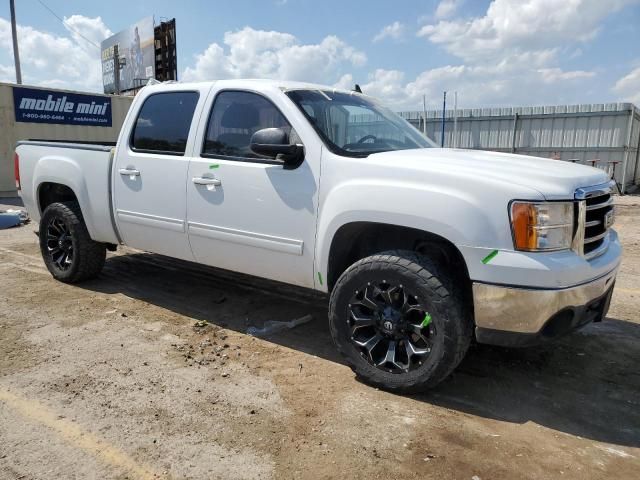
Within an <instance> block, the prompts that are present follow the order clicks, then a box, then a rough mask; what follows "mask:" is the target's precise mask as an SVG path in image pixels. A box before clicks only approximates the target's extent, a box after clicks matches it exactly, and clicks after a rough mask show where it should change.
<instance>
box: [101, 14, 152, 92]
mask: <svg viewBox="0 0 640 480" xmlns="http://www.w3.org/2000/svg"><path fill="white" fill-rule="evenodd" d="M116 45H117V46H118V55H119V56H120V58H121V59H124V65H123V66H122V68H121V69H120V85H119V88H118V90H119V91H120V92H124V91H127V90H133V89H134V88H139V87H140V86H142V85H144V84H145V83H146V81H147V80H148V79H149V78H153V77H154V76H155V40H154V28H153V17H147V18H143V19H142V20H140V21H139V22H137V23H135V24H133V25H131V26H130V27H129V28H127V29H126V30H123V31H121V32H119V33H116V34H115V35H113V36H111V37H109V38H107V39H106V40H103V41H102V43H101V44H100V50H101V51H102V85H103V87H104V93H116V89H117V85H116V71H117V68H116V65H115V59H114V47H115V46H116Z"/></svg>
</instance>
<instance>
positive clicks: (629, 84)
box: [613, 67, 640, 105]
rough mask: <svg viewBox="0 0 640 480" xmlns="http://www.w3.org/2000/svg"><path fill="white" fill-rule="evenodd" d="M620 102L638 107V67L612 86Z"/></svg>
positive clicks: (639, 78)
mask: <svg viewBox="0 0 640 480" xmlns="http://www.w3.org/2000/svg"><path fill="white" fill-rule="evenodd" d="M613 91H614V92H615V93H616V94H618V95H620V98H621V99H622V100H625V101H628V102H633V103H635V104H636V105H640V67H638V68H635V69H634V70H631V71H630V72H629V73H628V74H627V75H625V76H624V77H622V78H621V79H619V80H618V81H617V82H616V84H615V85H614V86H613Z"/></svg>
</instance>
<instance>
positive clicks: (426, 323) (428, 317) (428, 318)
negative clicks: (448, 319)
mask: <svg viewBox="0 0 640 480" xmlns="http://www.w3.org/2000/svg"><path fill="white" fill-rule="evenodd" d="M430 323H431V315H430V314H429V313H426V314H425V315H424V320H422V323H421V324H420V326H421V327H422V328H424V327H428V326H429V324H430Z"/></svg>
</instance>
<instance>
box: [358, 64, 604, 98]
mask: <svg viewBox="0 0 640 480" xmlns="http://www.w3.org/2000/svg"><path fill="white" fill-rule="evenodd" d="M547 55H549V53H548V52H547V53H546V54H525V55H522V56H516V57H512V58H506V59H504V60H503V61H501V62H499V63H498V64H495V65H445V66H442V67H438V68H433V69H430V70H426V71H424V72H422V73H421V74H419V75H418V76H416V77H415V78H414V79H408V80H406V79H405V75H404V74H403V72H400V71H397V70H376V71H375V72H373V73H372V74H370V75H369V79H368V81H367V82H366V83H364V84H363V85H362V89H363V91H364V92H365V93H367V94H370V95H373V96H375V97H379V98H382V99H384V100H385V101H386V102H387V103H388V104H389V105H390V106H392V107H394V108H396V109H402V110H404V109H421V105H422V95H426V97H427V102H428V103H429V104H431V105H433V104H434V103H435V104H439V103H440V102H441V99H442V92H443V91H444V90H447V91H449V92H453V91H457V92H458V93H459V96H460V102H461V103H460V104H461V105H465V106H493V105H496V106H497V105H500V106H503V105H530V104H532V103H535V104H544V103H572V102H573V101H574V100H573V99H574V98H575V97H574V95H575V92H576V91H577V90H578V88H577V87H578V86H580V85H581V82H583V81H584V80H585V79H588V78H591V77H593V76H594V73H593V72H587V71H582V70H575V71H563V70H561V69H560V68H544V67H541V65H544V62H545V61H546V58H547ZM550 86H553V88H550Z"/></svg>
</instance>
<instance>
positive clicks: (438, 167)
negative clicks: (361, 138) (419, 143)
mask: <svg viewBox="0 0 640 480" xmlns="http://www.w3.org/2000/svg"><path fill="white" fill-rule="evenodd" d="M367 160H368V161H370V162H372V163H375V164H381V165H384V166H386V167H387V168H388V167H396V168H401V169H410V170H416V171H424V172H425V173H426V172H435V171H438V172H442V171H446V172H447V173H449V175H451V176H460V177H461V179H466V178H469V177H471V178H474V179H477V180H478V181H482V180H491V181H494V182H495V181H497V182H505V183H507V184H509V185H510V186H514V185H519V186H521V187H523V189H533V190H536V191H537V192H538V193H539V194H541V195H542V196H543V197H544V198H545V199H547V200H562V199H568V198H573V196H574V192H575V190H576V189H577V188H580V187H588V186H592V185H598V184H602V183H606V182H607V181H609V176H608V175H607V174H606V173H605V172H604V171H602V170H599V169H597V168H593V167H588V166H585V165H579V164H575V163H571V162H565V161H561V160H550V159H547V158H540V157H532V156H527V155H516V154H510V153H499V152H488V151H482V150H462V149H450V148H422V149H415V150H396V151H392V152H382V153H376V154H373V155H370V156H369V157H368V158H367ZM416 173H417V172H416Z"/></svg>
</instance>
